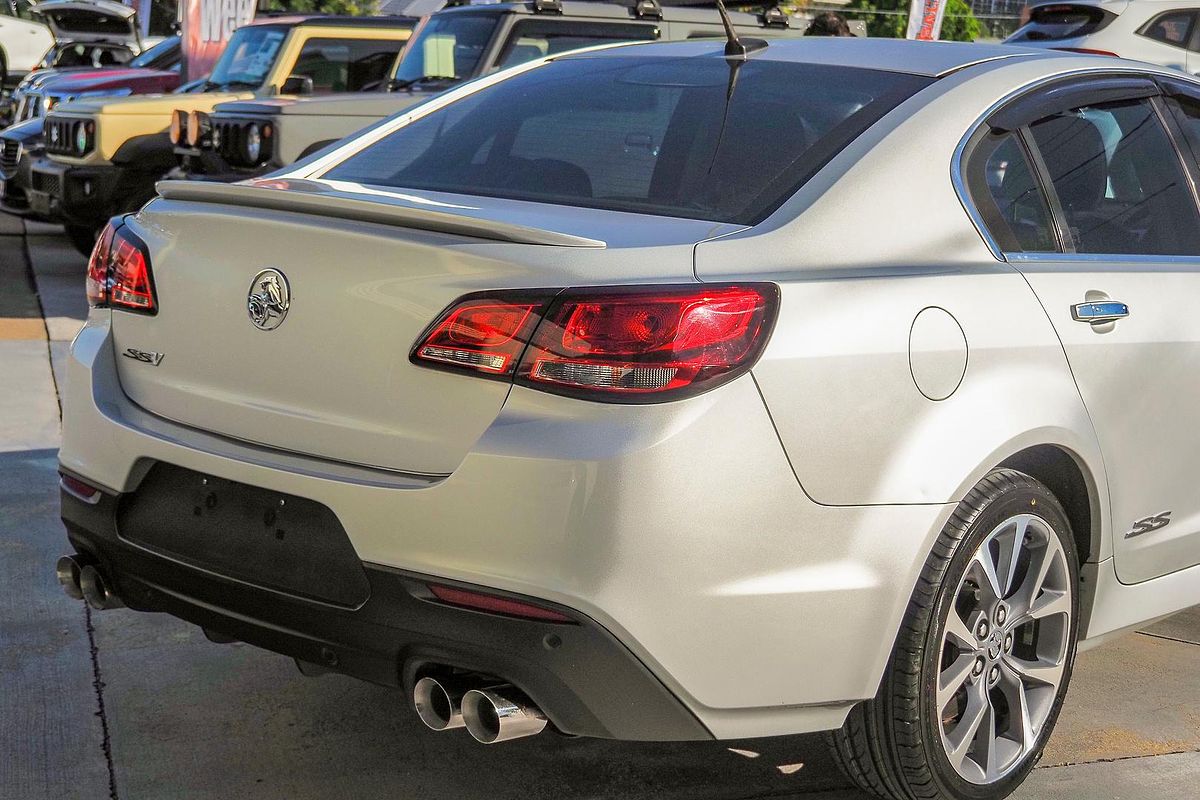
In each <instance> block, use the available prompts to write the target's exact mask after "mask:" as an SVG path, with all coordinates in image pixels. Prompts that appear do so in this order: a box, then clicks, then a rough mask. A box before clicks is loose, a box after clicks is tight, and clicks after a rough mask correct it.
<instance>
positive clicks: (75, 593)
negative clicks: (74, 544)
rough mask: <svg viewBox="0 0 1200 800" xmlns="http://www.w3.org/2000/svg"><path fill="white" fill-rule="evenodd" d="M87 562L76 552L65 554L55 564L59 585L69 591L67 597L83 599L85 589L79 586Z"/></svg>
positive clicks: (55, 575)
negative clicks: (71, 554)
mask: <svg viewBox="0 0 1200 800" xmlns="http://www.w3.org/2000/svg"><path fill="white" fill-rule="evenodd" d="M87 564H88V562H87V561H85V560H84V558H83V556H80V555H78V554H76V555H73V556H63V557H62V558H60V559H59V560H58V563H57V564H55V565H54V577H56V578H58V585H59V586H61V587H62V588H63V591H64V592H66V593H67V597H70V598H71V599H73V600H82V599H83V590H82V589H80V588H79V576H80V574H81V573H82V572H83V568H84V567H85V566H87Z"/></svg>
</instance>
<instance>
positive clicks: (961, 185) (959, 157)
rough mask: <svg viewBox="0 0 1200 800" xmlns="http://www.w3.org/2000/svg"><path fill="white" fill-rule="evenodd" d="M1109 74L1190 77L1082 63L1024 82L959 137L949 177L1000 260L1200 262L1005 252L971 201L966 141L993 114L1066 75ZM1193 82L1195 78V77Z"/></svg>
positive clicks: (1197, 259) (1192, 258)
mask: <svg viewBox="0 0 1200 800" xmlns="http://www.w3.org/2000/svg"><path fill="white" fill-rule="evenodd" d="M1089 75H1090V76H1096V77H1100V76H1108V75H1121V76H1125V75H1137V76H1142V77H1150V78H1158V77H1163V78H1173V79H1176V80H1179V79H1183V78H1191V76H1190V75H1187V74H1186V73H1182V72H1175V71H1167V70H1163V69H1155V68H1146V67H1142V68H1136V67H1133V66H1124V65H1114V66H1111V67H1080V68H1077V69H1072V70H1067V71H1065V72H1060V73H1057V74H1055V75H1049V76H1044V77H1042V78H1038V79H1037V80H1035V81H1032V82H1030V83H1026V84H1023V85H1022V86H1019V87H1018V88H1016V89H1013V90H1012V91H1010V92H1009V93H1008V94H1006V95H1004V97H1002V98H1000V99H999V100H997V101H996V102H994V103H992V104H991V105H990V106H988V108H987V110H986V111H984V112H983V113H982V114H980V115H979V117H978V118H977V119H976V120H975V121H974V122H973V123H971V125H970V126H969V127H968V128H967V132H966V133H965V134H964V135H963V137H962V138H961V139H960V140H959V142H958V146H957V147H955V148H954V158H953V161H952V162H951V164H950V181H951V183H952V184H953V185H954V191H955V193H956V194H957V195H958V201H959V202H960V203H961V204H962V207H963V209H964V210H965V211H966V212H967V216H968V217H969V218H970V220H971V223H972V224H973V225H974V226H975V230H977V231H978V232H979V236H980V238H982V239H983V243H984V244H985V245H987V249H988V250H989V251H990V252H991V254H992V256H993V257H995V259H996V260H997V261H1003V262H1008V263H1018V262H1019V263H1032V262H1039V261H1041V262H1044V261H1064V262H1069V261H1078V262H1081V263H1089V262H1096V261H1113V262H1128V263H1139V262H1161V261H1162V260H1163V259H1167V258H1169V259H1171V260H1172V261H1180V260H1184V263H1190V262H1195V263H1197V264H1200V256H1163V255H1156V256H1148V255H1147V256H1143V255H1128V254H1103V253H1058V252H1054V253H1026V252H1005V251H1004V250H1002V249H1001V248H1000V245H999V243H998V242H997V241H996V239H995V238H994V237H993V236H992V234H991V232H990V231H989V230H988V228H987V225H986V224H985V223H984V221H983V216H982V215H981V214H980V213H979V209H977V208H976V207H975V204H974V203H973V202H971V196H970V194H969V193H968V192H967V184H966V179H965V177H964V175H963V169H964V168H965V165H964V161H965V159H966V151H967V145H968V144H969V143H970V141H971V139H972V138H973V137H974V136H975V133H976V132H977V131H978V130H979V129H980V128H982V127H984V126H985V125H987V120H988V118H989V117H990V116H992V114H994V113H996V112H997V111H999V110H1000V109H1001V108H1002V107H1004V106H1006V105H1008V104H1009V103H1011V102H1013V101H1014V100H1016V99H1017V98H1018V97H1021V96H1022V95H1025V94H1028V93H1030V92H1034V91H1037V90H1038V89H1040V88H1041V87H1043V86H1045V85H1047V84H1050V83H1056V82H1058V81H1061V80H1064V79H1066V78H1080V77H1085V76H1089ZM1193 83H1194V81H1193ZM1196 88H1197V90H1200V83H1197V84H1196Z"/></svg>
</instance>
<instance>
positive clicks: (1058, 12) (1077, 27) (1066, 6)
mask: <svg viewBox="0 0 1200 800" xmlns="http://www.w3.org/2000/svg"><path fill="white" fill-rule="evenodd" d="M1116 18H1117V17H1116V15H1115V14H1113V13H1111V12H1109V11H1105V10H1104V9H1102V8H1098V7H1097V6H1089V5H1081V4H1073V3H1059V4H1055V5H1047V6H1036V7H1035V8H1033V9H1032V10H1031V11H1030V12H1029V22H1028V23H1026V24H1025V25H1024V26H1023V27H1022V28H1020V29H1019V30H1018V31H1017V32H1016V33H1014V34H1013V35H1012V37H1011V38H1009V40H1008V41H1010V42H1048V41H1058V40H1060V39H1075V38H1078V37H1080V36H1090V35H1091V34H1093V33H1096V32H1097V31H1100V30H1103V29H1104V28H1105V27H1106V26H1107V25H1108V24H1109V23H1110V22H1112V21H1113V20H1114V19H1116Z"/></svg>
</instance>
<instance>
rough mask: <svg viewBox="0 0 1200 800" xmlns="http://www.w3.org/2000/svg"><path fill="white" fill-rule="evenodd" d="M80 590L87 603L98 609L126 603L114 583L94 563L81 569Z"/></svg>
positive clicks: (102, 609)
mask: <svg viewBox="0 0 1200 800" xmlns="http://www.w3.org/2000/svg"><path fill="white" fill-rule="evenodd" d="M79 591H80V592H81V593H82V594H83V599H84V600H86V601H87V604H88V605H89V606H91V607H92V608H94V609H96V610H97V611H104V610H106V609H109V608H120V607H121V606H123V605H125V604H124V603H122V602H121V598H119V597H117V593H116V592H115V591H113V587H112V583H111V582H110V581H109V580H108V578H106V577H104V573H102V572H101V571H100V569H99V567H97V566H96V565H94V564H88V565H87V566H85V567H84V568H83V569H81V570H80V571H79Z"/></svg>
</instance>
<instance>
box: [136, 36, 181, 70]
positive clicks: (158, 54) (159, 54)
mask: <svg viewBox="0 0 1200 800" xmlns="http://www.w3.org/2000/svg"><path fill="white" fill-rule="evenodd" d="M180 55H181V53H180V48H179V37H178V36H172V37H170V38H168V39H163V40H162V41H161V42H159V43H158V44H156V45H154V47H151V48H150V49H149V50H147V51H146V52H144V53H142V54H141V55H139V56H138V57H137V58H135V59H134V60H133V61H130V62H129V66H131V67H144V68H146V69H176V68H178V67H179V59H180Z"/></svg>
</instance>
